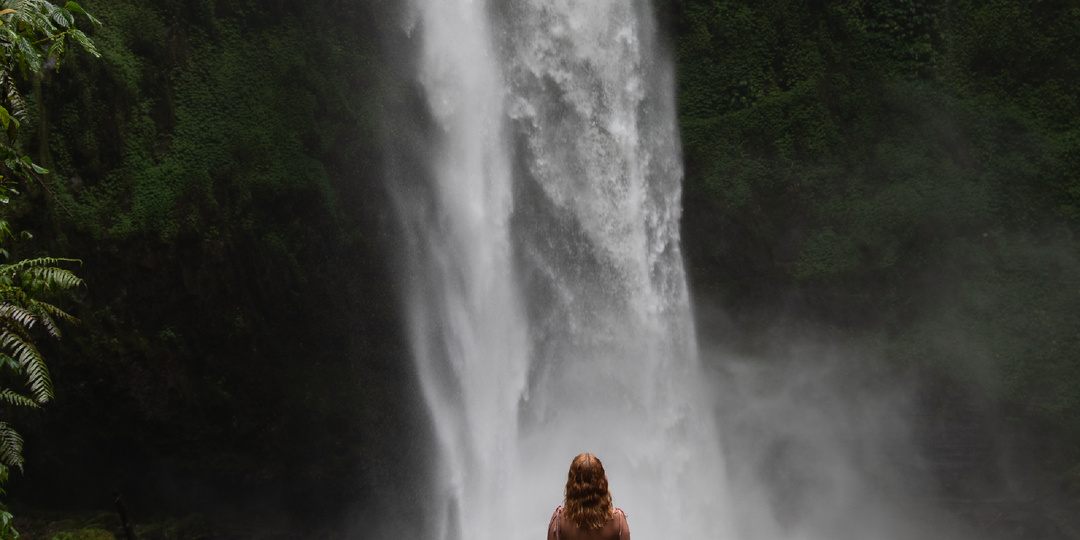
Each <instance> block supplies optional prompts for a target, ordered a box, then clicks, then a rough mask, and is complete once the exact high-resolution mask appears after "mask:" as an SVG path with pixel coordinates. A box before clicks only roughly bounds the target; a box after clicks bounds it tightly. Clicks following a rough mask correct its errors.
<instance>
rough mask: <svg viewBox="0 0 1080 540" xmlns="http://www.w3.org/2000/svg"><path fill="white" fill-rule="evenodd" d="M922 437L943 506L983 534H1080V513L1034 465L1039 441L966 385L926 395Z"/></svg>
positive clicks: (919, 427) (919, 422)
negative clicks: (1079, 525) (1019, 430)
mask: <svg viewBox="0 0 1080 540" xmlns="http://www.w3.org/2000/svg"><path fill="white" fill-rule="evenodd" d="M917 411H918V412H917V413H916V414H915V416H914V418H913V420H914V428H915V429H914V434H915V437H916V440H917V444H918V446H919V448H920V449H921V451H922V453H923V456H924V460H925V461H924V463H925V467H926V469H927V472H928V473H929V477H930V478H931V479H932V483H931V485H930V486H929V490H930V492H928V493H926V496H928V497H931V498H933V500H935V501H936V502H937V503H938V505H939V506H940V507H941V508H943V509H945V510H947V511H948V512H949V513H951V514H953V515H954V516H956V517H958V518H960V519H961V520H962V521H963V522H965V523H966V525H967V526H968V527H970V529H972V530H974V531H975V532H976V533H977V534H978V535H979V537H981V538H993V539H999V538H1000V539H1006V538H1007V539H1017V540H1027V539H1031V540H1034V539H1047V540H1049V539H1054V540H1057V539H1062V540H1065V539H1070V540H1072V539H1076V538H1080V529H1077V517H1076V515H1075V512H1071V511H1069V509H1068V507H1067V506H1068V505H1067V503H1064V502H1063V501H1062V500H1061V499H1062V497H1061V494H1060V493H1058V492H1056V490H1054V489H1053V488H1052V487H1051V486H1047V485H1046V484H1045V479H1042V478H1040V474H1039V473H1038V472H1036V471H1035V470H1033V467H1037V466H1038V464H1037V463H1033V460H1034V459H1035V457H1036V456H1035V455H1033V454H1032V453H1030V452H1028V451H1025V450H1024V449H1025V448H1029V447H1031V446H1032V442H1033V441H1031V440H1028V437H1030V436H1025V435H1022V434H1020V433H1017V431H1016V430H1015V429H1011V427H1010V426H1009V425H1008V424H1007V423H1006V422H1003V421H1001V420H1000V418H999V412H998V411H996V410H995V409H994V407H993V405H992V404H990V403H989V402H988V401H986V400H983V399H980V398H978V397H977V396H975V395H973V394H971V393H969V392H965V391H963V390H961V389H958V388H947V389H944V390H940V391H936V392H925V393H923V394H922V395H921V396H920V400H919V406H918V407H917Z"/></svg>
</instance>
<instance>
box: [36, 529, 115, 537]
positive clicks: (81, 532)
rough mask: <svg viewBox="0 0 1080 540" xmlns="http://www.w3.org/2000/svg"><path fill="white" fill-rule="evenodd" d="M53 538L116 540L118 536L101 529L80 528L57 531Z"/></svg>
mask: <svg viewBox="0 0 1080 540" xmlns="http://www.w3.org/2000/svg"><path fill="white" fill-rule="evenodd" d="M52 540H116V537H115V536H113V534H112V533H111V532H109V531H103V530H101V529H78V530H75V531H64V532H59V533H56V534H55V535H53V537H52Z"/></svg>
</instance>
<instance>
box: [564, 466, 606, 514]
mask: <svg viewBox="0 0 1080 540" xmlns="http://www.w3.org/2000/svg"><path fill="white" fill-rule="evenodd" d="M563 506H565V507H566V517H567V519H569V520H570V522H571V523H573V524H574V525H577V526H578V527H580V528H582V529H585V530H595V529H599V528H601V527H603V526H604V524H605V523H607V522H608V520H610V519H611V518H612V517H613V515H614V510H613V509H612V506H611V492H610V491H608V482H607V474H605V473H604V464H603V463H600V460H599V459H597V457H596V456H594V455H592V454H588V453H585V454H578V455H577V457H575V458H574V461H573V462H571V463H570V473H569V474H568V475H567V478H566V492H565V500H564V502H563Z"/></svg>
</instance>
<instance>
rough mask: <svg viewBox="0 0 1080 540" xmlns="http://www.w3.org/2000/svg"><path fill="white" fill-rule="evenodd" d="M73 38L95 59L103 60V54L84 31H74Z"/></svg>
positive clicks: (72, 32)
mask: <svg viewBox="0 0 1080 540" xmlns="http://www.w3.org/2000/svg"><path fill="white" fill-rule="evenodd" d="M71 37H73V38H75V42H76V43H78V44H79V45H82V48H83V50H85V51H86V52H88V53H90V54H92V55H94V58H101V53H99V52H98V50H97V47H95V46H94V42H93V41H90V38H88V37H86V34H84V33H83V31H82V30H72V31H71Z"/></svg>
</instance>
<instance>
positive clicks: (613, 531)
mask: <svg viewBox="0 0 1080 540" xmlns="http://www.w3.org/2000/svg"><path fill="white" fill-rule="evenodd" d="M547 537H548V540H630V527H629V526H628V525H627V524H626V514H625V513H624V512H623V511H622V509H620V508H616V509H615V510H614V511H613V512H612V515H611V519H609V520H607V522H606V523H604V526H603V527H601V528H599V529H594V530H585V529H582V528H581V527H578V526H577V525H575V524H574V523H573V522H572V521H570V519H569V518H568V516H567V514H566V512H564V511H563V507H561V506H560V507H558V508H556V509H555V514H553V515H552V516H551V523H550V524H549V525H548V535H547Z"/></svg>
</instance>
